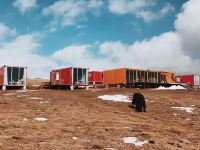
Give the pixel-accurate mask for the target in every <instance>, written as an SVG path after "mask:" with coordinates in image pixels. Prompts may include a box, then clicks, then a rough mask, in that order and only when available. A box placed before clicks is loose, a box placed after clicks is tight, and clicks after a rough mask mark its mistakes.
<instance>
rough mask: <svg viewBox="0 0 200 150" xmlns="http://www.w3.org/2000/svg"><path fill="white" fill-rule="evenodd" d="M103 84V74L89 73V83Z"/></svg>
mask: <svg viewBox="0 0 200 150" xmlns="http://www.w3.org/2000/svg"><path fill="white" fill-rule="evenodd" d="M102 82H103V73H102V72H100V71H91V72H89V83H93V84H95V83H102Z"/></svg>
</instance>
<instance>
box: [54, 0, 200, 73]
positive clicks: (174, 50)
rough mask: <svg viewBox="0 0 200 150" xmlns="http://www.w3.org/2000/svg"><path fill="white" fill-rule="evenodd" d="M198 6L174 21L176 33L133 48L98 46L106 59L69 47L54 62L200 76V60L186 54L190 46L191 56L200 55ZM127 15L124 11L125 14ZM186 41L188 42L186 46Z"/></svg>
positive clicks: (118, 44) (185, 10)
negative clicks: (199, 74)
mask: <svg viewBox="0 0 200 150" xmlns="http://www.w3.org/2000/svg"><path fill="white" fill-rule="evenodd" d="M138 5H139V4H138ZM199 5H200V1H198V0H191V1H189V2H187V3H186V4H185V5H184V6H183V11H182V12H181V13H179V14H178V16H177V20H175V29H176V30H175V31H174V32H172V31H171V32H166V33H163V34H161V35H159V36H154V37H152V38H150V39H146V40H143V41H137V42H134V43H133V44H125V43H122V42H120V41H108V42H104V43H101V44H99V45H98V46H97V49H98V56H103V59H102V58H95V57H93V56H92V53H91V51H92V48H91V45H90V46H88V45H73V46H68V47H66V48H64V49H62V50H59V51H58V52H55V53H54V54H53V58H54V59H56V60H59V61H61V62H63V63H65V64H72V65H82V66H87V67H90V68H92V69H108V68H117V67H134V68H145V69H159V70H165V71H174V72H177V73H200V70H199V66H200V59H194V58H193V57H191V56H190V55H188V54H187V53H185V49H187V50H188V47H187V46H188V45H189V46H190V47H194V49H191V51H190V52H191V53H192V54H196V55H198V54H199V52H200V51H199V47H200V43H199V41H200V40H199V35H200V34H198V33H199V31H200V30H199V28H200V24H199V20H198V19H194V18H196V17H197V15H198V14H200V10H199V9H198V7H197V6H199ZM124 11H125V10H121V12H122V13H123V12H124ZM167 11H168V9H164V10H162V12H163V14H165V13H166V12H167ZM183 35H184V36H183ZM183 41H185V42H187V45H185V44H184V42H183ZM195 48H196V49H195ZM194 50H196V51H194Z"/></svg>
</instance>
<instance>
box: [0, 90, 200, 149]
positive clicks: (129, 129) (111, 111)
mask: <svg viewBox="0 0 200 150" xmlns="http://www.w3.org/2000/svg"><path fill="white" fill-rule="evenodd" d="M134 92H141V93H143V94H144V96H145V98H146V99H147V100H149V101H147V112H146V113H144V112H143V113H137V112H134V111H133V110H132V109H131V108H129V107H128V104H127V103H121V102H111V101H101V100H99V99H97V97H98V96H100V95H105V94H125V95H132V94H133V93H134ZM5 94H11V95H5ZM31 97H32V98H33V97H37V98H43V99H30V98H31ZM150 101H154V102H150ZM41 102H42V103H41ZM191 105H195V106H194V112H193V113H187V112H185V111H182V110H175V109H172V108H171V107H173V106H186V107H187V106H191ZM173 113H176V114H177V116H174V115H173ZM199 113H200V91H199V90H191V91H188V90H187V91H184V90H176V91H157V90H151V89H145V90H143V89H141V90H139V89H122V88H110V89H89V90H74V91H69V90H62V91H61V90H30V91H27V92H16V91H13V90H12V91H11V90H10V91H0V149H1V150H4V149H9V150H11V149H12V150H23V149H31V150H37V149H44V150H46V149H48V150H82V149H83V150H84V149H88V150H92V149H106V148H115V149H118V150H129V149H130V150H132V149H145V150H151V149H156V150H168V149H174V150H177V149H183V150H193V149H194V150H199V149H200V117H199ZM35 117H45V118H48V121H46V122H39V121H36V120H34V119H33V118H35ZM126 136H134V137H137V138H139V139H140V140H150V143H148V144H145V145H143V147H141V148H137V147H135V146H134V145H132V144H125V143H123V142H122V140H121V138H123V137H126ZM72 137H77V138H78V139H73V138H72Z"/></svg>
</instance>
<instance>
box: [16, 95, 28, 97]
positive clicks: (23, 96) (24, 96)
mask: <svg viewBox="0 0 200 150" xmlns="http://www.w3.org/2000/svg"><path fill="white" fill-rule="evenodd" d="M26 96H27V95H17V97H26Z"/></svg>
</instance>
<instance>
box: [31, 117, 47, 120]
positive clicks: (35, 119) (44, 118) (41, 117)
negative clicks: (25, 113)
mask: <svg viewBox="0 0 200 150" xmlns="http://www.w3.org/2000/svg"><path fill="white" fill-rule="evenodd" d="M34 120H36V121H47V120H48V119H47V118H42V117H41V118H34Z"/></svg>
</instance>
